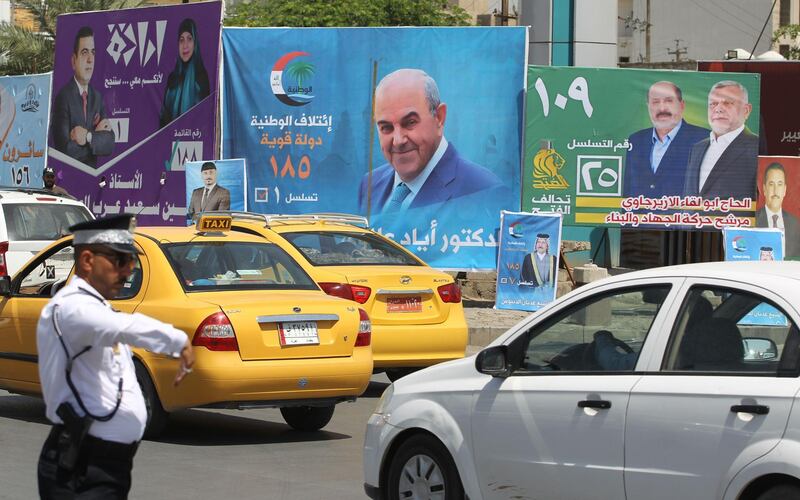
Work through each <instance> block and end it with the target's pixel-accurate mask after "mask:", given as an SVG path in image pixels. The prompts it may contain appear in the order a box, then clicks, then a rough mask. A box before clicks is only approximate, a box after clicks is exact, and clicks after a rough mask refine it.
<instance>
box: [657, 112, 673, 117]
mask: <svg viewBox="0 0 800 500" xmlns="http://www.w3.org/2000/svg"><path fill="white" fill-rule="evenodd" d="M656 118H672V113H670V112H667V111H662V112H661V113H658V114H657V115H656Z"/></svg>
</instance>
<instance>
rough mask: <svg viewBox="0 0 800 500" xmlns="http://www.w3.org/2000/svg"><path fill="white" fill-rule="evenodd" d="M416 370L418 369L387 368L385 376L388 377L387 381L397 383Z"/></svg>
mask: <svg viewBox="0 0 800 500" xmlns="http://www.w3.org/2000/svg"><path fill="white" fill-rule="evenodd" d="M417 370H419V368H387V369H386V376H387V377H389V380H391V381H392V382H397V381H398V380H399V379H401V378H403V377H405V376H406V375H408V374H409V373H414V372H415V371H417Z"/></svg>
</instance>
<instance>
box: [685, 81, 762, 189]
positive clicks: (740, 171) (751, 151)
mask: <svg viewBox="0 0 800 500" xmlns="http://www.w3.org/2000/svg"><path fill="white" fill-rule="evenodd" d="M752 109H753V106H752V104H750V101H749V98H748V95H747V89H746V88H744V86H743V85H742V84H741V83H739V82H735V81H732V80H724V81H721V82H717V83H715V84H714V86H713V87H711V91H710V92H709V93H708V124H709V126H710V127H711V134H709V137H707V138H705V139H703V140H702V141H700V142H698V143H697V144H695V145H694V147H693V148H692V152H691V154H690V155H689V166H688V171H687V174H686V184H685V186H684V187H685V195H686V196H701V197H703V198H715V197H720V198H725V199H727V198H728V197H732V198H734V199H737V200H741V199H744V198H751V199H754V198H755V194H756V172H757V170H758V136H755V135H753V134H751V133H750V132H748V131H747V130H745V126H744V124H745V121H747V117H748V116H750V111H752Z"/></svg>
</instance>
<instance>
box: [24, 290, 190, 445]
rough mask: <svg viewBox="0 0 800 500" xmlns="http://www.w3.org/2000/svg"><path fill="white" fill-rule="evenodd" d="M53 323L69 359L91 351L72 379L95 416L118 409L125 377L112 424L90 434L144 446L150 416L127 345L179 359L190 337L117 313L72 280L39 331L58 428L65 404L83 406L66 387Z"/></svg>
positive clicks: (50, 413)
mask: <svg viewBox="0 0 800 500" xmlns="http://www.w3.org/2000/svg"><path fill="white" fill-rule="evenodd" d="M54 320H55V321H56V322H57V323H58V327H59V329H60V331H61V333H62V334H63V336H64V343H65V345H66V346H67V350H69V353H70V356H74V355H76V354H78V353H79V352H80V351H81V350H83V349H84V348H85V347H86V346H92V347H91V349H89V350H88V351H87V352H85V353H83V354H81V355H80V356H78V357H77V358H76V359H75V362H74V363H73V365H72V374H71V376H72V381H73V383H74V384H75V387H76V388H77V390H78V393H79V394H80V397H81V399H82V400H83V403H84V405H85V406H86V409H88V410H89V412H90V413H91V414H93V415H107V414H109V413H110V412H111V411H113V410H114V407H115V406H116V402H117V392H118V384H119V380H120V378H121V379H122V381H123V385H122V401H121V403H120V406H119V410H117V412H116V414H115V415H114V417H113V418H111V419H110V420H108V421H107V422H100V421H95V422H93V423H92V426H91V427H90V428H89V434H90V435H92V436H95V437H98V438H101V439H105V440H106V441H115V442H118V443H132V442H135V441H139V440H140V439H141V438H142V435H143V433H144V428H145V423H146V421H147V411H146V408H145V404H144V398H143V397H142V391H141V389H140V388H139V383H138V382H137V381H136V372H135V370H134V367H133V360H132V358H131V350H130V347H128V345H133V346H136V347H142V348H145V349H147V350H149V351H153V352H157V353H164V354H169V355H171V356H175V357H177V356H179V354H180V351H181V349H182V348H183V346H184V344H185V343H186V339H187V337H186V334H185V333H184V332H182V331H180V330H178V329H176V328H173V327H172V326H171V325H168V324H166V323H162V322H161V321H157V320H155V319H152V318H149V317H147V316H145V315H143V314H139V313H134V314H127V313H122V312H116V311H114V310H113V309H111V306H110V305H109V304H108V302H106V301H105V299H103V297H102V296H101V295H100V294H99V293H98V292H97V291H96V290H95V289H94V288H92V286H91V285H89V283H87V282H86V281H84V280H83V279H81V278H80V277H78V276H75V277H73V278H72V280H71V281H70V282H69V284H67V285H66V286H65V287H64V288H62V289H61V290H60V291H59V292H58V293H57V294H56V296H55V297H54V298H53V299H52V300H51V301H50V302H49V303H48V304H47V305H46V306H45V308H44V310H43V311H42V315H41V317H40V318H39V324H38V325H37V328H36V343H37V346H38V350H39V379H40V380H41V382H42V394H43V395H44V401H45V404H46V405H47V418H48V419H49V420H50V421H51V422H53V423H56V424H59V423H62V422H61V419H60V418H59V417H58V415H56V409H57V408H58V406H59V405H60V404H61V403H63V402H64V401H67V402H70V403H71V404H72V407H73V408H74V409H75V410H76V411H77V412H80V410H79V408H80V407H79V405H78V403H77V401H76V400H75V397H74V395H73V394H72V391H71V390H70V388H69V386H68V385H67V380H66V377H65V368H66V364H67V356H66V353H65V352H64V348H63V347H62V346H61V342H60V340H59V338H58V333H57V332H56V330H55V324H54V322H53V321H54ZM80 413H83V412H80Z"/></svg>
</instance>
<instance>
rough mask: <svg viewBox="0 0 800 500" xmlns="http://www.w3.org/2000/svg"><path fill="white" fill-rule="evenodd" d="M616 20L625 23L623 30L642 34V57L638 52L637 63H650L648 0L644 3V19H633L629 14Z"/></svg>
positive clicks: (631, 14)
mask: <svg viewBox="0 0 800 500" xmlns="http://www.w3.org/2000/svg"><path fill="white" fill-rule="evenodd" d="M618 19H619V20H620V21H622V22H624V23H625V28H627V29H630V30H633V32H634V33H635V32H637V31H638V32H644V47H645V48H644V57H642V53H641V51H640V52H639V62H648V63H649V62H650V27H651V26H652V24H650V0H646V3H645V18H644V20H642V19H639V18H638V17H633V12H631V13H630V14H629V15H628V16H627V17H618Z"/></svg>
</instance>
